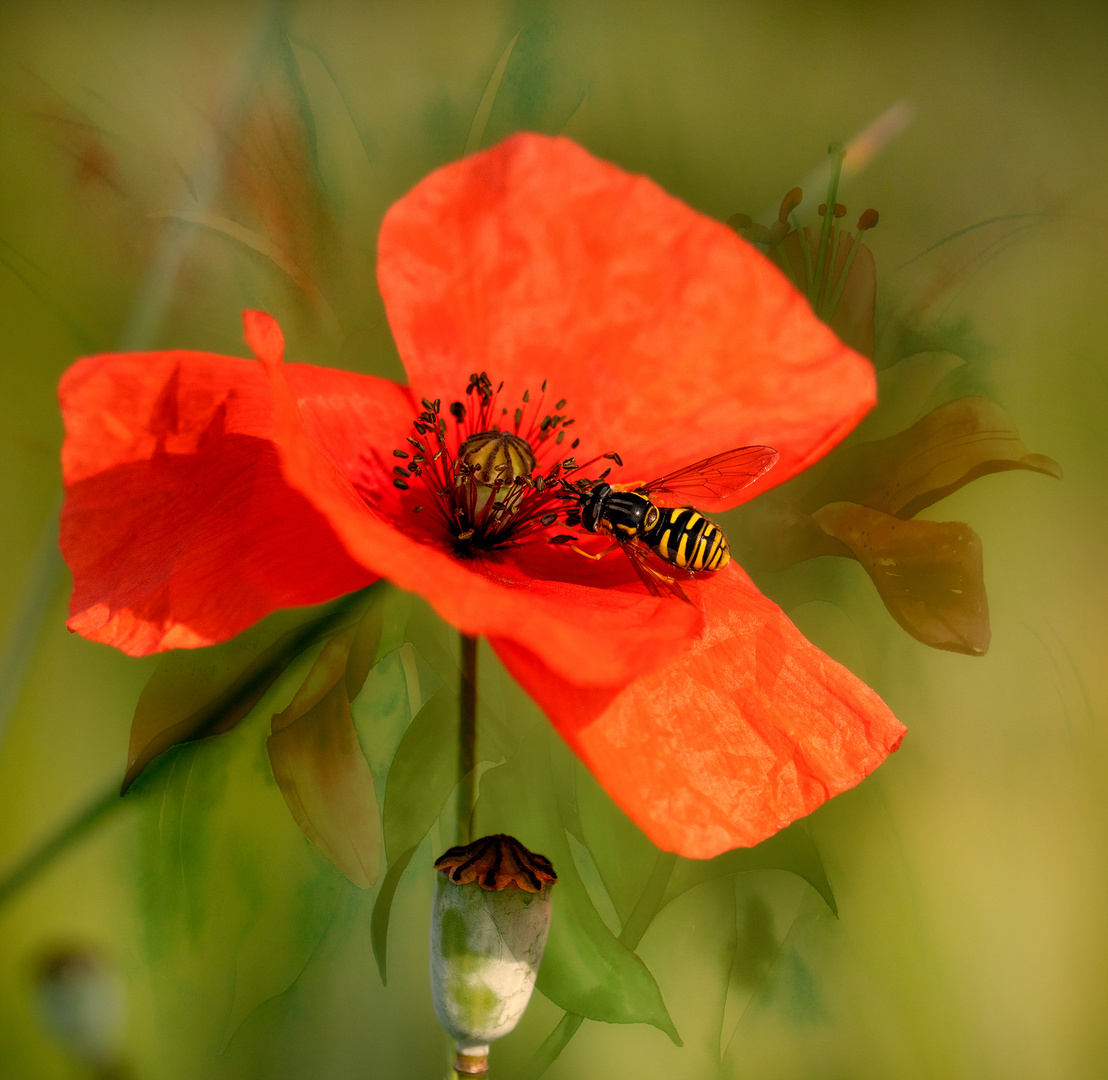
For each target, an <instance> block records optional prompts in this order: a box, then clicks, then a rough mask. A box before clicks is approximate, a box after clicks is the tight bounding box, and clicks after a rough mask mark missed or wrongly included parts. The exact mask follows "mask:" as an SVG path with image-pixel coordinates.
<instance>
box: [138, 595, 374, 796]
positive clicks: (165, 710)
mask: <svg viewBox="0 0 1108 1080" xmlns="http://www.w3.org/2000/svg"><path fill="white" fill-rule="evenodd" d="M370 595H372V593H370V592H369V591H368V590H362V591H361V592H358V593H352V594H351V595H350V596H347V597H343V598H342V599H341V600H339V601H336V602H335V603H334V604H329V605H327V606H326V607H323V608H316V609H314V610H313V611H311V612H309V613H308V615H307V617H306V616H305V612H304V610H303V609H296V610H292V611H279V612H275V613H274V614H272V615H270V616H268V617H267V618H265V619H263V620H262V621H261V622H259V623H258V624H257V625H256V626H253V627H251V628H250V629H249V630H246V631H244V632H243V633H241V634H239V635H238V637H236V638H234V639H233V640H231V641H227V642H224V643H223V644H221V645H213V646H211V647H210V648H207V649H180V650H176V651H174V652H169V653H167V654H166V655H165V656H164V657H163V658H162V660H161V662H160V663H159V665H158V667H157V670H156V671H155V672H154V674H153V675H152V676H151V677H150V680H149V682H147V684H146V686H145V688H144V689H143V691H142V694H141V695H140V696H139V700H138V704H137V705H136V706H135V715H134V719H133V721H132V723H131V740H130V746H129V747H128V750H127V771H126V774H125V775H124V778H123V790H124V791H126V790H127V789H128V788H129V787H130V786H131V785H132V784H133V783H134V782H135V779H136V778H137V777H138V776H139V775H140V774H141V773H142V771H143V769H145V768H146V766H147V765H149V764H150V762H151V761H153V760H154V758H156V757H157V756H158V755H159V754H162V753H164V752H165V751H166V750H168V749H169V748H170V747H171V746H176V745H177V744H178V743H183V742H191V741H192V740H194V739H202V738H206V737H208V736H210V735H219V734H222V733H224V732H227V731H230V730H231V729H232V728H233V727H234V726H235V725H236V724H237V723H238V722H239V721H240V720H241V719H242V718H243V717H244V716H246V714H247V713H249V712H250V710H251V709H252V708H253V707H254V706H255V705H256V704H257V703H258V701H259V700H260V699H261V696H262V695H263V694H264V693H265V692H266V690H267V689H268V688H269V687H270V686H272V685H273V683H274V681H275V680H276V679H277V677H278V676H279V675H280V674H281V672H282V671H284V670H285V668H286V667H288V665H289V664H290V663H291V662H292V660H294V659H295V658H296V657H297V656H299V655H300V654H301V653H302V652H303V651H304V650H305V649H306V648H308V646H309V645H311V644H313V643H314V642H317V641H320V640H321V639H323V638H325V637H327V636H328V635H330V634H333V633H335V632H336V631H338V630H339V629H341V628H342V627H344V626H349V625H351V624H352V623H353V622H354V621H356V620H357V618H358V617H359V615H360V613H361V611H362V608H363V605H364V604H365V603H367V601H368V597H369V596H370Z"/></svg>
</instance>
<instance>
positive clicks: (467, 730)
mask: <svg viewBox="0 0 1108 1080" xmlns="http://www.w3.org/2000/svg"><path fill="white" fill-rule="evenodd" d="M461 637H462V670H461V684H460V687H459V691H458V711H459V714H460V715H459V717H458V843H459V844H468V843H469V841H470V839H471V837H470V823H471V820H472V818H473V804H474V802H475V798H474V796H475V794H476V790H475V786H474V780H475V777H474V775H473V769H474V766H475V765H476V764H477V639H476V638H475V637H470V636H469V635H468V634H462V635H461Z"/></svg>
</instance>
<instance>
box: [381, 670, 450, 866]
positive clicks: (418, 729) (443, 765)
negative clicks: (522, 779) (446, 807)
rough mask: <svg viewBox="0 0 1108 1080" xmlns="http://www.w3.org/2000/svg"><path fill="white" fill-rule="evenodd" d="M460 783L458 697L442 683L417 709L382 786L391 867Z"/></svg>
mask: <svg viewBox="0 0 1108 1080" xmlns="http://www.w3.org/2000/svg"><path fill="white" fill-rule="evenodd" d="M457 782H458V699H457V698H456V697H455V696H454V694H453V692H452V691H450V690H449V689H447V688H446V687H443V688H442V689H441V690H439V691H438V692H437V693H435V694H433V695H432V696H431V699H430V700H429V701H428V702H427V704H426V705H424V706H423V708H422V709H420V710H419V713H418V714H417V715H416V717H415V719H414V720H413V721H412V722H411V724H410V725H409V727H408V730H407V731H406V732H405V733H404V738H403V739H401V740H400V746H399V747H398V748H397V751H396V757H395V758H393V762H392V768H391V769H390V770H389V778H388V782H387V783H386V785H385V855H386V856H387V858H388V860H389V863H390V865H391V864H392V863H393V862H395V861H396V860H397V859H399V858H400V856H401V855H403V853H404V852H406V851H407V850H408V849H409V848H412V847H415V846H416V845H417V844H419V842H420V841H421V840H422V839H423V838H424V837H425V836H426V835H427V833H428V831H429V830H430V828H431V826H432V825H434V823H435V820H436V819H437V818H438V816H439V814H440V812H441V811H442V807H443V803H445V802H446V799H447V796H448V795H449V794H450V792H451V791H453V790H454V785H455V784H456V783H457Z"/></svg>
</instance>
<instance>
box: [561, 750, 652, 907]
mask: <svg viewBox="0 0 1108 1080" xmlns="http://www.w3.org/2000/svg"><path fill="white" fill-rule="evenodd" d="M574 766H575V767H574V775H575V780H576V792H577V818H578V820H579V821H580V823H581V833H582V840H583V842H584V844H585V846H586V847H587V848H588V849H589V852H590V853H591V855H592V858H593V862H595V863H596V868H597V870H598V871H599V872H600V878H601V880H602V881H603V882H604V888H605V891H606V892H607V893H608V896H609V897H610V898H611V901H612V905H613V906H614V907H615V909H616V914H617V915H618V916H619V921H620V925H621V926H622V925H625V924H626V922H627V920H628V918H629V917H630V915H631V912H632V911H633V910H634V908H635V905H636V904H637V903H638V902H639V897H640V896H641V895H642V891H643V888H644V887H645V885H646V883H647V881H648V880H649V879H650V874H651V872H652V871H653V869H654V863H655V861H656V860H657V858H658V848H657V847H656V846H655V845H654V844H653V843H652V842H651V841H650V840H649V839H648V838H647V836H646V834H645V833H644V832H643V831H642V829H640V828H639V827H638V826H637V825H636V824H635V823H634V822H633V821H632V820H631V819H630V818H629V817H628V816H627V815H626V814H625V813H624V812H623V811H622V810H621V809H620V808H619V807H618V806H616V804H615V803H614V802H613V801H612V799H611V797H610V796H609V795H608V793H607V792H606V791H605V790H604V789H603V788H602V787H601V786H600V785H599V784H598V783H597V781H596V779H595V777H593V775H592V773H590V772H589V771H588V769H586V768H585V767H584V766H583V765H582V764H581V763H580V762H576V761H575V763H574Z"/></svg>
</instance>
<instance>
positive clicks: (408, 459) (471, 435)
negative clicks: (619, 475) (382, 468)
mask: <svg viewBox="0 0 1108 1080" xmlns="http://www.w3.org/2000/svg"><path fill="white" fill-rule="evenodd" d="M503 387H504V384H503V383H501V384H500V385H499V386H498V387H497V388H496V389H495V390H494V389H493V385H492V382H491V380H490V379H489V377H488V375H487V374H486V373H485V372H481V373H480V374H479V375H478V374H473V375H471V376H470V377H469V385H468V386H467V387H466V399H467V400H466V401H462V400H459V401H454V402H452V403H451V404H450V406H449V407H448V408H447V410H446V415H443V409H442V402H441V400H439V399H436V400H434V401H430V400H428V399H427V398H423V399H422V401H421V404H422V406H423V409H422V411H421V412H420V413H419V414H418V415H417V416H416V418H415V420H414V421H413V422H412V427H413V428H414V434H413V435H410V436H408V438H407V442H408V448H406V449H396V450H393V456H394V457H396V458H399V459H401V461H402V464H396V465H394V466H393V470H392V472H393V475H392V482H393V485H394V486H395V487H397V488H399V489H400V490H401V491H403V492H408V491H412V492H413V494H414V493H415V492H418V491H419V487H420V486H421V487H422V489H423V490H422V492H420V495H419V497H420V499H421V501H420V503H419V505H416V506H411V507H410V512H411V513H413V514H421V513H423V512H425V511H426V512H428V513H429V514H430V515H431V516H432V517H433V518H434V519H435V520H436V521H437V522H438V524H439V525H441V526H442V527H443V529H445V531H446V533H447V534H448V535H449V537H450V538H451V542H452V545H453V547H454V549H455V552H456V553H457V554H459V555H463V554H472V553H476V552H477V551H482V550H489V549H491V548H494V547H498V546H500V545H502V544H506V543H515V542H519V541H520V540H523V539H535V538H537V534H539V533H541V532H544V531H545V530H546V529H548V528H549V527H550V526H551V525H553V524H554V523H555V522H556V521H557V520H558V519H559V518H562V519H563V520H565V523H566V524H567V525H571V526H572V525H574V524H575V523H577V522H579V521H580V515H579V513H578V512H577V510H578V506H579V503H580V495H579V491H580V488H579V486H578V485H580V484H581V483H583V481H581V480H577V481H576V482H575V483H571V482H570V480H569V479H568V478H569V477H570V476H571V475H572V474H574V473H578V472H579V471H580V470H581V468H582V467H587V466H588V465H591V464H592V462H586V463H585V466H582V465H579V464H578V462H577V460H576V458H574V457H573V455H572V453H570V454H569V455H568V456H565V457H563V456H562V454H563V449H562V447H563V444H564V443H565V442H566V439H567V438H568V437H569V429H570V427H572V425H573V419H572V418H571V417H570V416H568V415H567V414H566V413H564V412H563V411H562V410H563V409H564V408H565V406H566V401H565V399H564V398H563V399H561V400H559V401H557V402H556V403H555V404H554V406H553V408H552V409H547V408H546V404H545V402H546V382H543V384H542V387H541V389H540V393H539V397H538V400H537V401H536V402H534V403H532V402H531V393H530V391H525V392H524V394H523V398H522V401H521V403H520V404H519V405H518V406H517V407H516V408H515V409H514V410H512V411H511V412H509V409H508V407H507V406H506V405H502V404H501V403H500V401H499V394H500V391H501V390H502V389H503ZM447 417H449V419H447ZM579 443H580V440H579V439H576V438H574V439H572V441H571V442H570V443H569V446H568V449H569V450H570V451H573V450H576V449H577V446H578V445H579ZM604 456H607V457H613V458H614V455H604ZM605 475H606V474H605ZM417 485H418V486H417ZM424 495H425V496H426V498H423V496H424ZM575 519H576V520H575Z"/></svg>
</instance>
